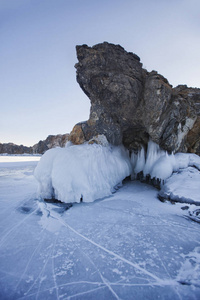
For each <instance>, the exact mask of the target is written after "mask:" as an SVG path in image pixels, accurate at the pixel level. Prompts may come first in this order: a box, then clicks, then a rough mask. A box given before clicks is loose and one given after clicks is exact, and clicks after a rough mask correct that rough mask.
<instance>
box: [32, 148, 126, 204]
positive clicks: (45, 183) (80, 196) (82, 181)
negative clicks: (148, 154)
mask: <svg viewBox="0 0 200 300" xmlns="http://www.w3.org/2000/svg"><path fill="white" fill-rule="evenodd" d="M130 174H131V163H130V159H129V156H128V152H127V151H126V150H125V149H124V148H123V147H121V146H118V147H114V146H111V145H108V146H107V147H104V146H102V145H98V144H92V145H89V144H84V145H78V146H76V145H70V146H69V147H66V148H56V149H51V150H48V151H47V152H46V153H45V154H44V155H43V156H42V158H41V160H40V162H39V163H38V166H37V167H36V169H35V177H36V179H37V180H38V181H39V194H40V196H41V197H42V198H44V199H45V198H55V199H59V200H61V201H62V202H66V203H69V202H80V201H84V202H91V201H94V200H95V199H99V198H102V197H106V196H109V195H111V193H112V192H113V191H114V188H115V187H116V185H118V184H120V183H121V182H122V180H123V179H124V178H125V177H127V176H129V175H130Z"/></svg>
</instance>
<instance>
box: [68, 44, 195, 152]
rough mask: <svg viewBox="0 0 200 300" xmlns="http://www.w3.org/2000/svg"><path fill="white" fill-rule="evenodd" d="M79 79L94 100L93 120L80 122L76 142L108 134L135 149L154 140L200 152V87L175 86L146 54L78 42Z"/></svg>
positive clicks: (174, 148)
mask: <svg viewBox="0 0 200 300" xmlns="http://www.w3.org/2000/svg"><path fill="white" fill-rule="evenodd" d="M76 50H77V57H78V61H79V62H78V63H77V64H76V65H75V67H76V70H77V81H78V83H79V85H80V87H81V88H82V90H83V91H84V92H85V94H86V95H87V96H88V97H89V99H90V101H91V110H90V117H89V120H88V121H86V122H82V123H79V124H77V125H75V127H74V129H73V130H72V132H71V134H70V137H69V139H70V140H71V141H72V142H73V143H74V144H81V143H83V142H84V141H89V140H90V139H92V138H93V137H94V136H97V135H99V134H104V135H105V136H106V138H107V140H108V141H109V142H110V143H111V144H114V145H119V144H121V143H123V144H124V145H125V146H126V147H127V148H128V149H130V150H136V151H137V150H138V149H139V148H140V147H141V145H143V146H145V147H146V145H147V143H148V141H149V139H151V140H152V141H154V142H155V143H157V144H158V145H159V146H160V147H161V148H162V149H165V150H167V151H169V152H171V151H174V152H178V151H181V152H193V153H196V154H199V155H200V126H199V125H200V89H197V88H188V87H187V86H185V85H184V86H177V87H176V88H173V87H172V86H171V85H170V84H169V83H168V81H167V79H166V78H164V77H163V76H162V75H160V74H158V73H157V72H156V71H152V72H150V73H149V72H147V71H146V70H145V69H143V68H142V64H141V62H140V58H139V57H138V56H137V55H136V54H133V53H129V52H126V51H125V50H124V49H123V48H122V47H121V46H120V45H113V44H110V43H107V42H104V43H102V44H98V45H95V46H93V47H88V46H87V45H82V46H77V47H76Z"/></svg>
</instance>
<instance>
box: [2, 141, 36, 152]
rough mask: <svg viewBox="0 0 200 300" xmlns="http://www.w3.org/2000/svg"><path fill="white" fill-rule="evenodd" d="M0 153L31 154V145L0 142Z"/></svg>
mask: <svg viewBox="0 0 200 300" xmlns="http://www.w3.org/2000/svg"><path fill="white" fill-rule="evenodd" d="M0 153H7V154H24V153H27V154H31V153H32V147H26V146H23V145H15V144H13V143H4V144H1V143H0Z"/></svg>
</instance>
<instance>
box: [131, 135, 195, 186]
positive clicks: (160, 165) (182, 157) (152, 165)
mask: <svg viewBox="0 0 200 300" xmlns="http://www.w3.org/2000/svg"><path fill="white" fill-rule="evenodd" d="M131 163H132V168H133V171H132V178H137V174H138V173H140V172H143V176H144V178H145V177H146V176H147V175H148V176H150V178H152V179H153V178H155V179H159V180H162V181H165V180H166V179H167V178H169V177H170V176H171V175H172V173H173V172H177V171H179V170H180V169H183V168H187V167H189V166H191V167H196V168H197V169H199V170H200V157H199V156H198V155H196V154H191V153H177V154H175V155H174V154H173V153H172V154H168V153H167V152H165V151H163V150H161V149H160V147H159V146H158V145H157V144H156V143H154V142H153V141H151V140H150V141H149V143H148V148H147V153H146V157H145V151H144V148H141V150H140V151H139V152H138V154H137V155H136V154H135V153H134V152H132V154H131Z"/></svg>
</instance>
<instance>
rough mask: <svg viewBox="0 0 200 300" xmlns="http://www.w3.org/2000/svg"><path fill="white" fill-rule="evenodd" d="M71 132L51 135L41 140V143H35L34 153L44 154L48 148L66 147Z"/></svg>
mask: <svg viewBox="0 0 200 300" xmlns="http://www.w3.org/2000/svg"><path fill="white" fill-rule="evenodd" d="M68 137H69V134H68V133H66V134H63V135H62V134H58V135H49V136H48V137H47V138H46V140H44V141H39V143H37V144H35V145H34V146H33V147H32V149H33V154H37V153H39V154H43V153H44V152H46V151H47V150H49V149H51V148H55V147H64V146H65V144H66V143H67V141H68Z"/></svg>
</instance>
